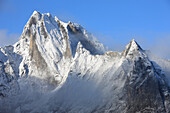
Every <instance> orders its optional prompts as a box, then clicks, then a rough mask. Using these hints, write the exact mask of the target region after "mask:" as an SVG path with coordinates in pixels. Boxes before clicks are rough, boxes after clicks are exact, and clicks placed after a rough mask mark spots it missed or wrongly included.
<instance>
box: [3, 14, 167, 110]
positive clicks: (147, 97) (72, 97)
mask: <svg viewBox="0 0 170 113" xmlns="http://www.w3.org/2000/svg"><path fill="white" fill-rule="evenodd" d="M104 52H105V51H104V47H103V45H102V44H100V43H99V42H98V41H97V40H96V39H95V38H94V36H93V35H91V34H89V33H88V32H87V31H86V30H85V29H84V28H83V27H82V26H80V25H78V24H76V23H72V22H68V23H64V22H62V21H60V20H59V19H58V18H57V17H55V18H53V17H52V16H51V14H49V13H47V14H41V13H39V12H37V11H34V13H33V15H32V16H31V18H30V19H29V21H28V22H27V24H26V26H25V27H24V30H23V33H22V35H21V37H20V39H19V41H18V42H17V43H16V44H15V45H13V46H9V47H5V48H1V51H0V54H1V56H0V60H1V64H2V65H1V71H0V72H1V76H0V79H1V81H0V83H1V84H3V85H1V90H0V95H3V96H4V97H3V98H1V100H2V101H0V108H2V109H0V112H3V113H4V112H13V111H17V112H126V113H132V112H160V113H161V112H162V113H164V112H167V113H168V112H169V110H170V108H169V106H170V97H169V92H170V90H169V86H168V84H167V82H166V80H165V79H166V76H165V75H164V73H163V71H162V70H159V69H158V68H157V67H156V64H154V63H153V62H152V61H150V59H149V58H148V56H147V54H146V53H145V51H144V50H143V49H142V48H141V47H140V46H139V44H138V43H137V42H136V41H135V40H134V39H133V40H132V41H131V42H130V43H129V44H128V45H127V46H126V49H125V50H124V51H123V52H121V53H119V52H111V51H110V52H106V53H105V54H104ZM11 75H12V79H9V77H10V76H11ZM16 84H17V85H16ZM4 86H5V87H6V86H9V90H4V88H5V87H4ZM25 87H26V88H27V90H28V91H26V90H25ZM10 89H14V90H16V89H19V90H18V91H16V92H15V93H13V91H12V90H10ZM9 91H11V93H10V95H9ZM4 94H6V95H7V96H5V95H4ZM15 94H16V95H15ZM14 95H15V96H14ZM36 97H38V98H36ZM17 98H20V99H19V100H20V101H17V102H16V103H14V101H16V99H17ZM31 99H34V100H35V101H31V102H30V100H31ZM10 101H12V102H10ZM2 103H3V104H2ZM4 105H8V106H4Z"/></svg>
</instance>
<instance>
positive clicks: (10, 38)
mask: <svg viewBox="0 0 170 113" xmlns="http://www.w3.org/2000/svg"><path fill="white" fill-rule="evenodd" d="M18 40H19V34H9V33H8V32H7V30H2V29H1V30H0V47H4V46H7V45H13V44H14V43H15V42H17V41H18Z"/></svg>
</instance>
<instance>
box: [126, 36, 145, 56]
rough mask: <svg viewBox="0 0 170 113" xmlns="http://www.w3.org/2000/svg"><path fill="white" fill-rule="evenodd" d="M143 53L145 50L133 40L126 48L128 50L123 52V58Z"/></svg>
mask: <svg viewBox="0 0 170 113" xmlns="http://www.w3.org/2000/svg"><path fill="white" fill-rule="evenodd" d="M142 51H143V49H142V48H141V47H140V46H139V44H138V43H137V42H136V41H135V39H132V40H131V41H130V43H129V44H128V45H127V46H126V49H125V50H124V51H123V56H125V57H133V56H134V55H136V54H139V53H141V52H142Z"/></svg>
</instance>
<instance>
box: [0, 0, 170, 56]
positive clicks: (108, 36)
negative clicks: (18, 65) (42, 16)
mask: <svg viewBox="0 0 170 113" xmlns="http://www.w3.org/2000/svg"><path fill="white" fill-rule="evenodd" d="M34 10H37V11H40V12H41V13H47V12H49V13H51V14H52V15H53V16H57V17H58V18H59V19H61V20H63V21H65V22H67V21H73V22H76V23H79V24H81V25H82V26H83V27H84V28H86V29H87V30H88V31H89V32H91V33H93V34H94V35H95V36H96V37H97V38H98V39H99V40H100V41H101V42H103V43H104V44H105V45H106V46H108V47H109V48H111V49H112V50H117V51H121V50H122V49H124V48H125V45H126V44H128V43H129V41H130V40H131V39H132V38H134V39H135V40H136V41H137V42H138V43H139V44H140V45H141V46H142V47H143V48H144V49H150V50H151V51H152V52H153V53H154V54H156V55H158V56H160V57H163V58H169V59H170V50H169V49H168V47H169V42H170V1H169V0H84V1H82V0H48V1H47V0H41V1H40V0H0V42H1V43H0V46H3V45H5V44H9V43H14V42H16V41H17V40H18V37H19V36H20V34H21V33H22V30H23V28H24V25H25V24H26V22H27V21H28V19H29V17H30V16H31V14H32V13H33V11H34Z"/></svg>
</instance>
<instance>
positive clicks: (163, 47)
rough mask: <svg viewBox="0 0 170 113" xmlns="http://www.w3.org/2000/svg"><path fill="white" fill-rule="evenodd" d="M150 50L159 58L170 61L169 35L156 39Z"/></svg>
mask: <svg viewBox="0 0 170 113" xmlns="http://www.w3.org/2000/svg"><path fill="white" fill-rule="evenodd" d="M150 50H151V52H152V53H153V54H155V55H157V56H159V57H162V58H165V59H170V35H169V36H166V37H164V38H157V39H156V40H155V43H154V44H153V45H152V46H151V47H150Z"/></svg>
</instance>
